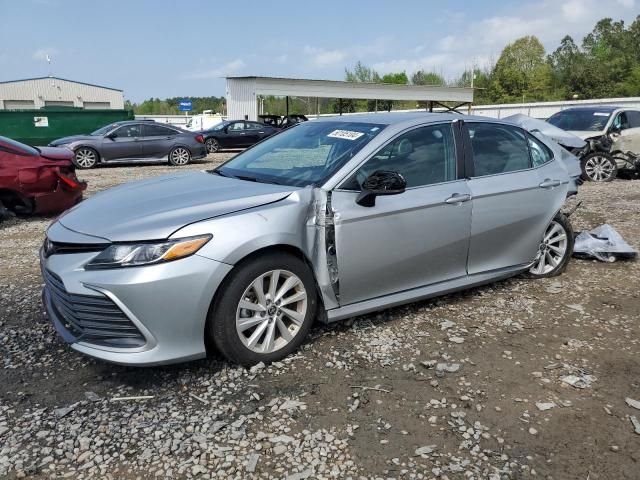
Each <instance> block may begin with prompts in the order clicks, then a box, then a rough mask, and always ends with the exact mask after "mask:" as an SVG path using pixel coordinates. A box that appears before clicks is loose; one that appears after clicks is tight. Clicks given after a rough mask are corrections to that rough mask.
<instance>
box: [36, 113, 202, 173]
mask: <svg viewBox="0 0 640 480" xmlns="http://www.w3.org/2000/svg"><path fill="white" fill-rule="evenodd" d="M49 146H50V147H67V148H70V149H71V150H73V151H74V152H75V158H74V160H73V162H74V163H75V164H76V166H77V167H78V168H92V167H94V166H96V164H98V163H106V162H112V161H127V162H128V161H137V160H138V161H139V160H145V161H149V160H164V161H168V162H169V163H170V164H171V165H178V166H179V165H186V164H188V163H189V162H190V161H191V160H197V159H199V158H204V157H205V156H206V155H207V151H206V149H205V146H204V137H203V136H202V135H200V134H197V133H193V132H188V131H186V130H182V129H180V128H177V127H174V126H171V125H160V124H157V123H155V122H152V121H126V122H116V123H111V124H109V125H107V126H105V127H102V128H100V129H98V130H96V131H95V132H93V133H90V134H89V135H74V136H72V137H64V138H60V139H58V140H54V141H53V142H51V143H50V144H49Z"/></svg>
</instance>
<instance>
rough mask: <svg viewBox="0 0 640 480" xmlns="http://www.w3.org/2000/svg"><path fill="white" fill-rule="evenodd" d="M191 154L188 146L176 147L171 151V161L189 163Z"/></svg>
mask: <svg viewBox="0 0 640 480" xmlns="http://www.w3.org/2000/svg"><path fill="white" fill-rule="evenodd" d="M189 156H190V155H189V151H188V150H187V149H186V148H183V147H178V148H175V149H174V150H173V151H172V152H171V163H173V164H174V165H186V164H187V163H189Z"/></svg>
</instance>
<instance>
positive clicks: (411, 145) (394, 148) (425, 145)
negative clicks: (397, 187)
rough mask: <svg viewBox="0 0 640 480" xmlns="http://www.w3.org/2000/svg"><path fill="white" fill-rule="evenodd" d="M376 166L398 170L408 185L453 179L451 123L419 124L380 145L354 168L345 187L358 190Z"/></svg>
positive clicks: (453, 154)
mask: <svg viewBox="0 0 640 480" xmlns="http://www.w3.org/2000/svg"><path fill="white" fill-rule="evenodd" d="M377 170H391V171H394V172H398V173H400V174H401V175H402V176H403V177H404V178H405V180H406V181H407V187H420V186H424V185H431V184H434V183H441V182H448V181H451V180H455V179H456V151H455V143H454V137H453V131H452V129H451V124H448V123H447V124H444V125H434V126H429V127H420V128H416V129H414V130H411V131H409V132H407V133H405V134H403V135H400V136H399V137H398V138H396V139H395V140H393V141H391V142H390V143H388V144H387V145H386V146H384V147H382V149H381V150H379V151H378V153H376V154H375V155H374V156H373V157H372V158H370V159H369V160H367V162H366V163H365V164H364V165H363V166H362V167H361V168H360V169H359V170H358V172H356V175H355V177H353V178H352V179H350V180H349V181H348V182H347V185H345V188H348V189H351V190H360V186H361V185H362V182H364V180H366V178H367V177H368V176H369V175H371V174H372V173H374V172H375V171H377Z"/></svg>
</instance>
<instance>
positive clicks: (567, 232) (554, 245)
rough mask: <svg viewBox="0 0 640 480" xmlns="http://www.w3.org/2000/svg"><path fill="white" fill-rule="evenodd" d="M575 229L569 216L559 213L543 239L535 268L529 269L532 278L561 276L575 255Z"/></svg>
mask: <svg viewBox="0 0 640 480" xmlns="http://www.w3.org/2000/svg"><path fill="white" fill-rule="evenodd" d="M574 241H575V239H574V236H573V227H572V226H571V223H570V222H569V219H568V218H567V216H566V215H565V214H563V213H558V214H557V215H556V216H555V217H554V218H553V220H552V221H551V223H550V224H549V226H548V227H547V229H546V231H545V232H544V236H543V237H542V241H541V242H540V247H538V254H537V255H536V259H535V261H534V264H533V266H531V268H529V272H528V276H529V277H531V278H547V277H555V276H556V275H560V274H561V273H562V272H563V271H564V269H565V268H566V267H567V263H569V259H570V258H571V255H572V254H573V244H574Z"/></svg>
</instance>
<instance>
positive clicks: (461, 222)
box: [331, 123, 471, 305]
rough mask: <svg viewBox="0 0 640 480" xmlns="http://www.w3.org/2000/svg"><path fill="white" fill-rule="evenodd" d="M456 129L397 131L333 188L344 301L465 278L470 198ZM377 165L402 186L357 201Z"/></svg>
mask: <svg viewBox="0 0 640 480" xmlns="http://www.w3.org/2000/svg"><path fill="white" fill-rule="evenodd" d="M454 126H455V124H454V125H452V124H451V123H446V124H439V125H429V126H420V127H416V128H413V129H411V130H408V131H407V132H405V133H403V134H400V135H398V136H396V137H395V138H394V139H392V140H391V141H390V142H389V143H388V144H387V145H386V146H384V147H382V149H381V150H379V151H378V152H377V153H376V154H374V155H373V156H372V157H371V158H370V159H369V160H367V161H366V162H365V163H364V164H363V165H362V166H361V167H360V168H359V169H358V170H357V172H356V173H355V175H354V176H352V177H351V178H350V179H348V180H347V181H345V182H344V183H343V185H341V186H340V187H339V188H337V189H336V190H334V191H333V192H332V196H331V205H332V208H333V209H334V211H335V239H336V255H337V258H338V262H337V263H338V271H339V285H340V304H341V305H348V304H351V303H356V302H359V301H363V300H367V299H371V298H375V297H380V296H383V295H388V294H392V293H395V292H399V291H402V290H409V289H412V288H417V287H420V286H424V285H428V284H433V283H437V282H442V281H446V280H450V279H453V278H458V277H463V276H465V275H466V262H467V251H468V245H469V243H468V242H469V232H470V227H471V201H469V200H470V199H471V196H470V192H469V189H468V188H467V185H466V181H465V180H464V178H463V176H462V175H461V174H460V166H461V163H460V162H458V161H457V160H459V159H461V157H458V156H457V155H456V152H457V151H458V150H457V149H456V146H455V141H454V137H455V134H454ZM344 141H345V142H348V141H350V140H344ZM377 170H391V171H395V172H398V173H400V174H402V175H403V176H404V177H405V180H406V181H407V189H406V191H405V192H404V193H402V194H399V195H389V196H379V197H377V198H376V200H375V205H374V206H372V207H364V206H361V205H358V204H357V203H356V199H357V197H358V194H359V192H360V190H361V188H360V185H361V184H362V182H363V181H364V179H366V178H367V177H368V176H369V175H370V174H371V173H373V172H375V171H377ZM452 199H453V200H455V201H453V200H452Z"/></svg>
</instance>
